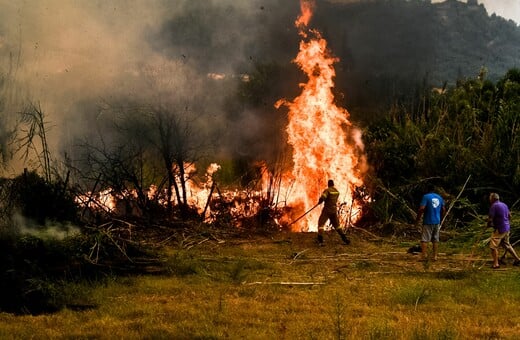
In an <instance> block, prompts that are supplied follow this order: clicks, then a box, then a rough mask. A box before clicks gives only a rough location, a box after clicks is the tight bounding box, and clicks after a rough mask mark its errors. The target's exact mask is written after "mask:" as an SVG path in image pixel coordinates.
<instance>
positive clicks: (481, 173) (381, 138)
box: [364, 69, 520, 220]
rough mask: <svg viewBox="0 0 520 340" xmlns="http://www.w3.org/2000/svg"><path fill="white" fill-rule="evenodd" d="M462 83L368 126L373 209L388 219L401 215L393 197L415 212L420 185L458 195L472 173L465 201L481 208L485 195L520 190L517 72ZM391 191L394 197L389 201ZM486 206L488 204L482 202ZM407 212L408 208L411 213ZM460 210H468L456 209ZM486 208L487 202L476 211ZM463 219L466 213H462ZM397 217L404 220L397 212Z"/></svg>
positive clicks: (509, 198) (507, 197)
mask: <svg viewBox="0 0 520 340" xmlns="http://www.w3.org/2000/svg"><path fill="white" fill-rule="evenodd" d="M485 74H486V70H484V69H483V70H482V71H481V74H480V75H479V76H478V77H477V78H476V79H469V80H460V81H458V83H457V84H456V86H454V87H450V88H447V89H443V90H442V91H439V92H426V93H424V94H423V98H424V102H427V103H428V105H427V106H425V107H424V109H423V111H422V112H421V113H420V114H417V113H415V114H412V113H411V111H410V110H408V109H407V108H405V107H399V108H396V109H394V110H392V111H391V112H390V113H389V115H388V117H386V118H384V119H381V120H379V121H377V122H374V123H373V124H371V125H369V126H368V127H367V129H366V132H365V134H364V138H365V143H366V146H367V147H366V149H367V155H368V160H369V162H370V163H371V164H374V171H375V176H376V177H377V178H378V180H379V186H380V187H381V186H386V188H387V189H386V190H376V192H378V194H376V197H375V200H374V204H373V211H374V212H376V214H379V217H380V218H381V217H382V220H387V219H388V217H389V214H386V215H384V212H385V211H388V207H389V206H390V207H391V210H392V211H394V212H398V211H399V208H398V207H395V205H397V206H403V202H397V203H396V202H395V201H396V199H395V197H401V198H403V199H404V201H405V204H408V206H409V207H413V208H415V207H416V205H417V200H418V199H419V198H420V195H421V194H422V193H423V192H422V189H423V188H422V187H421V186H420V185H419V184H417V183H420V182H421V181H423V180H425V181H432V180H434V179H436V181H435V184H437V185H438V186H439V187H442V188H443V190H442V191H443V194H446V198H450V197H455V196H456V195H457V193H458V192H459V191H460V190H461V188H462V184H463V183H464V182H465V180H466V179H467V178H468V176H469V175H471V183H470V185H469V186H468V188H466V192H465V195H464V196H463V197H462V198H461V199H462V200H465V199H469V201H473V202H479V203H481V202H482V200H481V197H483V196H486V195H487V194H488V192H489V191H490V190H493V191H497V192H499V193H500V194H501V196H502V198H503V200H504V201H506V202H514V201H513V199H516V197H518V193H519V192H520V166H519V164H520V115H518V112H520V71H519V70H517V69H512V70H510V71H509V72H508V73H507V74H506V75H505V76H504V77H503V78H502V79H501V80H500V81H498V82H497V83H496V84H494V83H492V82H490V81H488V80H486V79H485ZM388 192H393V193H394V194H395V195H394V196H395V197H388V195H387V194H388ZM484 203H486V202H484ZM413 208H412V209H413ZM458 208H460V209H461V210H462V209H464V208H471V207H470V205H468V204H467V205H465V206H464V207H463V206H461V204H458ZM481 208H482V209H483V208H487V205H483V206H481ZM462 214H464V213H462ZM397 215H398V217H401V218H403V217H405V216H406V215H403V214H401V213H399V214H397Z"/></svg>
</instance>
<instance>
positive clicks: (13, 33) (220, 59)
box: [0, 0, 291, 150]
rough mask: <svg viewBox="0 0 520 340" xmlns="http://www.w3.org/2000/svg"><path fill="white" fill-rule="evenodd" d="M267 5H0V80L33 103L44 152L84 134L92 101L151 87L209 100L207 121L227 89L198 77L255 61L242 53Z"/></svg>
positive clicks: (57, 0) (164, 1) (46, 0)
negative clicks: (45, 130)
mask: <svg viewBox="0 0 520 340" xmlns="http://www.w3.org/2000/svg"><path fill="white" fill-rule="evenodd" d="M274 3H277V1H272V0H266V1H260V0H254V1H234V0H176V1H169V0H131V1H129V0H108V1H107V0H88V1H85V0H37V1H11V0H0V8H2V10H1V11H0V58H1V59H0V60H2V61H1V62H0V75H2V74H5V73H6V72H7V71H6V70H12V69H15V71H16V72H14V73H12V74H15V75H16V81H17V83H18V84H21V86H22V88H23V89H24V93H25V96H26V99H29V100H31V101H33V102H37V103H39V104H40V106H41V108H42V110H43V112H44V113H45V114H46V116H47V120H48V121H49V122H50V123H51V126H53V131H52V132H51V133H49V136H48V137H49V139H50V140H49V143H50V146H51V149H53V150H58V149H59V147H60V146H61V145H60V144H64V143H66V139H68V138H69V137H70V138H72V137H71V136H75V135H76V134H77V131H75V130H76V129H78V130H79V131H81V130H83V131H84V130H85V128H86V127H85V126H82V125H81V124H78V123H79V122H78V121H77V118H78V110H80V109H81V108H79V106H82V105H83V106H85V105H87V104H88V105H90V107H95V103H96V102H97V101H99V100H100V99H105V100H110V98H112V97H116V98H118V97H119V98H120V97H124V96H127V97H130V98H135V97H136V96H145V95H155V96H157V95H158V93H157V89H158V88H160V89H161V91H162V92H163V93H162V94H163V95H164V96H170V97H174V96H175V97H176V99H177V100H179V99H180V101H184V102H186V105H187V106H188V105H189V103H190V102H196V103H197V105H199V106H200V102H201V101H204V100H205V101H209V100H215V101H217V102H214V103H212V105H208V107H211V109H212V110H213V111H214V112H213V117H217V116H219V115H218V114H217V113H218V112H215V111H218V109H219V106H221V102H218V101H222V100H223V99H224V96H225V95H226V94H229V93H232V89H230V88H229V86H230V85H228V87H227V88H226V87H223V86H215V85H214V83H215V81H218V80H216V79H209V78H208V74H222V75H231V73H232V72H233V70H234V68H235V66H236V65H237V64H238V63H244V60H245V61H246V62H247V61H249V60H248V57H244V56H245V55H247V56H249V55H252V56H254V54H255V53H258V51H253V50H251V51H245V49H246V48H250V47H254V48H258V46H259V44H258V43H256V44H255V42H256V41H258V34H259V32H262V30H266V26H265V24H266V23H265V22H261V21H259V20H257V19H258V16H259V15H262V14H263V13H264V10H265V12H267V11H269V9H270V8H269V6H268V5H269V4H274ZM264 5H266V6H264ZM286 7H287V6H286ZM275 13H276V12H275ZM255 16H256V17H255ZM255 18H256V19H255ZM177 19H178V20H177ZM175 20H177V22H176V21H175ZM172 23H173V24H172ZM290 23H291V22H290V21H289V24H290ZM179 28H180V29H182V31H179ZM264 33H265V32H264ZM249 62H250V63H251V65H252V62H251V61H249ZM151 77H152V78H153V79H151ZM208 79H209V80H208ZM223 79H224V78H223ZM225 79H229V77H227V78H225ZM208 81H212V82H213V84H210V88H208V86H207V82H208ZM151 82H152V83H153V84H151ZM223 83H225V82H223ZM227 84H229V82H227ZM168 91H169V93H170V94H168V93H167V92H168ZM19 110H20V108H17V109H16V111H19ZM15 113H16V112H14V111H13V112H11V113H9V114H15ZM210 125H212V126H218V124H216V123H215V122H213V123H210ZM63 130H66V131H63Z"/></svg>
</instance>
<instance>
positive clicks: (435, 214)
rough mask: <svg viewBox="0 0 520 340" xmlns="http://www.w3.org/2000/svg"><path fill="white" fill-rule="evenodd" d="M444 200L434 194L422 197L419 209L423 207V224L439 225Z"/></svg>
mask: <svg viewBox="0 0 520 340" xmlns="http://www.w3.org/2000/svg"><path fill="white" fill-rule="evenodd" d="M443 206H444V200H443V199H442V197H441V196H439V195H437V194H436V193H434V192H430V193H428V194H426V195H424V196H423V198H422V200H421V207H424V217H423V224H441V211H442V207H443Z"/></svg>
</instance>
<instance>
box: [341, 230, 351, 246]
mask: <svg viewBox="0 0 520 340" xmlns="http://www.w3.org/2000/svg"><path fill="white" fill-rule="evenodd" d="M339 236H341V239H342V240H343V243H345V244H346V245H347V246H348V245H349V244H350V240H349V239H348V238H347V235H345V234H343V233H341V234H339Z"/></svg>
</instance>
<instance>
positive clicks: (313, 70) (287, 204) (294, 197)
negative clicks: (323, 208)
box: [77, 0, 369, 231]
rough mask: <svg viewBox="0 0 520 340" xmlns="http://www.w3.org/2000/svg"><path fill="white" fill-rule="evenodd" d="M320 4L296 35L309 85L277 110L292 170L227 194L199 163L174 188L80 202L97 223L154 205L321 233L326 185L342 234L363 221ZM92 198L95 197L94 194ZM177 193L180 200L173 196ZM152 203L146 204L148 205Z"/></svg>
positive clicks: (307, 9) (209, 219)
mask: <svg viewBox="0 0 520 340" xmlns="http://www.w3.org/2000/svg"><path fill="white" fill-rule="evenodd" d="M313 10H314V2H312V1H303V0H302V1H301V15H300V16H299V17H298V19H297V20H296V22H295V25H296V27H297V28H298V31H299V35H300V37H301V41H300V51H299V53H298V55H297V56H296V58H295V59H294V62H295V63H296V64H297V65H298V66H299V67H300V69H301V70H302V71H303V72H304V73H305V74H306V76H307V78H308V80H307V82H306V83H304V84H300V87H301V89H302V90H301V94H300V95H299V96H298V97H297V98H295V99H294V100H292V101H289V100H286V99H281V100H279V101H278V102H277V103H276V104H275V107H276V108H277V109H280V110H281V109H282V108H286V109H287V112H288V125H287V127H286V133H287V143H288V144H289V146H290V147H291V150H292V166H291V169H290V170H288V171H284V172H281V173H272V172H270V171H269V170H268V167H267V166H266V165H265V164H264V165H262V166H261V167H260V176H259V178H260V180H259V181H258V183H255V185H253V186H252V187H251V188H249V189H242V190H238V189H236V190H222V189H221V188H220V187H219V185H217V183H216V182H215V181H214V179H213V175H214V173H215V172H217V171H218V170H219V168H220V166H219V165H217V164H211V165H210V167H209V168H208V169H207V170H206V173H205V175H204V178H203V179H196V178H195V176H193V174H194V173H195V167H194V166H193V164H186V165H185V167H184V169H182V170H183V171H174V173H175V182H174V183H173V186H174V188H173V189H172V188H164V186H163V187H162V188H161V189H159V188H157V187H155V186H152V187H150V188H149V189H148V190H147V191H146V192H144V193H137V192H132V191H131V192H121V191H119V192H116V191H115V190H113V189H108V190H103V191H98V192H96V193H95V194H94V193H92V192H89V193H87V194H85V195H81V196H78V197H77V202H78V203H79V204H80V205H82V206H83V208H84V209H86V210H88V211H89V212H90V213H91V214H92V215H93V216H97V215H99V214H115V215H134V216H142V215H144V214H145V213H146V210H149V209H150V204H149V203H150V202H151V203H153V204H152V206H156V207H160V208H166V209H172V208H173V207H179V208H180V211H181V212H182V214H183V215H184V216H186V214H188V215H189V214H192V215H195V216H197V217H200V218H201V220H202V221H203V222H205V223H209V224H217V225H233V226H236V227H251V226H252V225H258V224H260V225H262V226H264V227H265V226H274V227H277V228H280V229H282V228H287V229H290V230H292V231H315V230H317V225H316V221H317V219H318V215H319V209H314V208H315V207H316V204H317V202H318V198H319V196H320V195H321V193H322V191H323V190H324V189H325V188H326V183H327V180H329V179H333V180H334V182H335V183H336V188H337V189H338V190H339V191H340V194H341V196H340V199H339V206H338V211H339V216H340V220H341V221H342V226H343V227H347V228H348V227H349V226H350V225H351V224H353V223H355V222H356V221H358V220H359V218H360V217H361V215H362V209H363V206H364V205H365V204H366V203H367V201H368V200H369V196H368V194H367V193H366V191H365V190H364V187H365V186H364V181H363V177H364V175H365V174H366V171H367V164H366V158H365V155H364V146H363V142H362V140H361V132H360V130H358V129H357V128H356V127H354V126H353V125H352V123H351V122H350V121H349V113H348V111H347V110H346V109H344V108H341V107H338V106H336V104H335V98H334V95H333V91H332V90H333V88H334V77H335V69H334V63H336V62H337V61H338V59H337V58H335V57H334V56H333V55H332V54H331V52H330V51H329V49H328V48H327V41H326V40H325V39H324V38H323V37H322V35H321V34H320V32H318V31H317V30H315V29H312V28H309V27H308V25H309V22H310V20H311V18H312V14H313ZM93 192H94V191H93ZM171 192H175V195H172V194H170V193H171ZM143 202H147V204H143Z"/></svg>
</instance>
